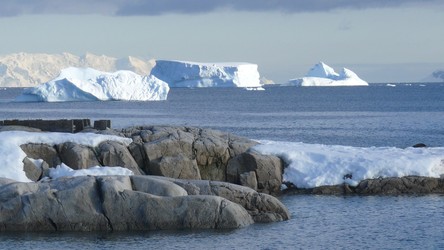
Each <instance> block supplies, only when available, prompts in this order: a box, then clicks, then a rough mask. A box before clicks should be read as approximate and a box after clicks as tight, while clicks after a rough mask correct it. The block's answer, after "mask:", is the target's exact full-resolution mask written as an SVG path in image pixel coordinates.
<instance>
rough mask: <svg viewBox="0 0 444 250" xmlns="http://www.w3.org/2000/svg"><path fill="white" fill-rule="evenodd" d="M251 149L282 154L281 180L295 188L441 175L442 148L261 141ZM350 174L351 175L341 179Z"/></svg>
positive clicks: (264, 152)
mask: <svg viewBox="0 0 444 250" xmlns="http://www.w3.org/2000/svg"><path fill="white" fill-rule="evenodd" d="M261 143H262V144H260V145H257V146H255V147H254V148H253V149H254V150H256V151H258V152H260V153H262V154H272V155H276V156H279V157H282V159H284V161H286V163H288V164H289V166H288V167H287V168H286V169H285V172H284V181H289V182H291V183H293V184H295V185H296V186H297V187H299V188H313V187H318V186H324V185H338V184H342V183H344V182H347V183H348V184H350V185H357V184H358V183H359V182H360V181H361V180H364V179H374V178H379V177H403V176H409V175H416V176H428V177H436V178H439V177H441V176H442V175H444V147H437V148H406V149H400V148H392V147H371V148H360V147H349V146H333V145H320V144H305V143H295V142H273V141H263V142H261ZM346 175H351V176H352V178H351V179H348V178H344V176H346Z"/></svg>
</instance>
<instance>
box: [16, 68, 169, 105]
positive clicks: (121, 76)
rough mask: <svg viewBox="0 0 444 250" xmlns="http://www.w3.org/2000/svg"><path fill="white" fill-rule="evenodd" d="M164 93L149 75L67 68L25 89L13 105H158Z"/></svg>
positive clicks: (164, 86)
mask: <svg viewBox="0 0 444 250" xmlns="http://www.w3.org/2000/svg"><path fill="white" fill-rule="evenodd" d="M168 92H169V86H168V84H167V83H165V82H163V81H161V80H159V79H157V78H156V77H154V76H152V75H149V76H141V75H138V74H136V73H134V72H132V71H128V70H120V71H116V72H114V73H108V72H102V71H98V70H95V69H92V68H75V67H70V68H66V69H64V70H62V72H61V73H60V75H59V76H58V77H57V78H55V79H54V80H52V81H49V82H47V83H45V84H42V85H39V86H37V87H34V88H29V89H25V90H24V91H23V93H22V94H21V95H20V96H18V97H17V98H16V99H15V101H17V102H64V101H110V100H124V101H160V100H166V99H167V96H168Z"/></svg>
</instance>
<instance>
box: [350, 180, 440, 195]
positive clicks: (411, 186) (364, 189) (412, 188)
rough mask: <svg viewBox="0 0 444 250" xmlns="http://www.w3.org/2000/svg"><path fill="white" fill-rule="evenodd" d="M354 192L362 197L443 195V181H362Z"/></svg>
mask: <svg viewBox="0 0 444 250" xmlns="http://www.w3.org/2000/svg"><path fill="white" fill-rule="evenodd" d="M354 190H355V192H356V193H357V194H364V195H374V194H378V195H399V194H444V179H443V178H431V177H421V176H406V177H401V178H396V177H391V178H381V179H372V180H363V181H361V182H360V183H359V184H358V186H357V187H356V188H355V189H354Z"/></svg>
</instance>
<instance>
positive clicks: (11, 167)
mask: <svg viewBox="0 0 444 250" xmlns="http://www.w3.org/2000/svg"><path fill="white" fill-rule="evenodd" d="M108 140H112V141H118V142H121V143H123V144H124V145H129V144H130V143H131V142H132V140H131V139H130V138H124V137H119V136H113V135H100V134H93V133H79V134H71V133H56V132H51V133H45V132H24V131H4V132H0V177H3V178H9V179H13V180H16V181H22V182H29V181H30V180H29V179H28V177H26V174H25V172H24V171H23V159H24V158H25V157H26V154H25V152H24V151H23V150H22V149H21V148H20V145H23V144H27V143H45V144H49V145H55V144H60V143H65V142H74V143H78V144H82V145H85V146H90V147H96V146H98V145H99V144H100V143H101V142H103V141H108ZM103 171H106V169H105V170H103Z"/></svg>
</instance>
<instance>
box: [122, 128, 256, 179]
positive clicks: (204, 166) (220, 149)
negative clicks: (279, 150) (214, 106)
mask: <svg viewBox="0 0 444 250" xmlns="http://www.w3.org/2000/svg"><path fill="white" fill-rule="evenodd" d="M122 133H123V134H124V135H125V136H126V137H130V138H136V140H137V142H138V143H140V141H142V142H141V143H143V153H139V152H138V149H137V148H136V147H135V146H133V150H132V152H134V153H133V155H136V156H137V157H135V158H137V160H136V161H137V162H138V163H139V164H145V167H144V168H143V169H144V170H145V172H146V173H148V174H155V175H160V176H166V177H173V178H186V179H207V180H219V181H225V180H226V178H227V176H226V171H227V164H228V161H229V160H230V159H231V158H232V157H235V156H236V155H238V154H240V153H243V152H245V151H246V150H247V149H248V148H250V147H251V146H253V145H256V144H257V142H254V141H252V140H249V139H246V138H242V137H238V136H235V135H232V134H230V133H225V132H221V131H217V130H211V129H200V128H192V127H171V126H150V127H134V128H128V129H124V130H122ZM139 166H140V165H139ZM177 168H179V169H177ZM179 173H180V174H179Z"/></svg>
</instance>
